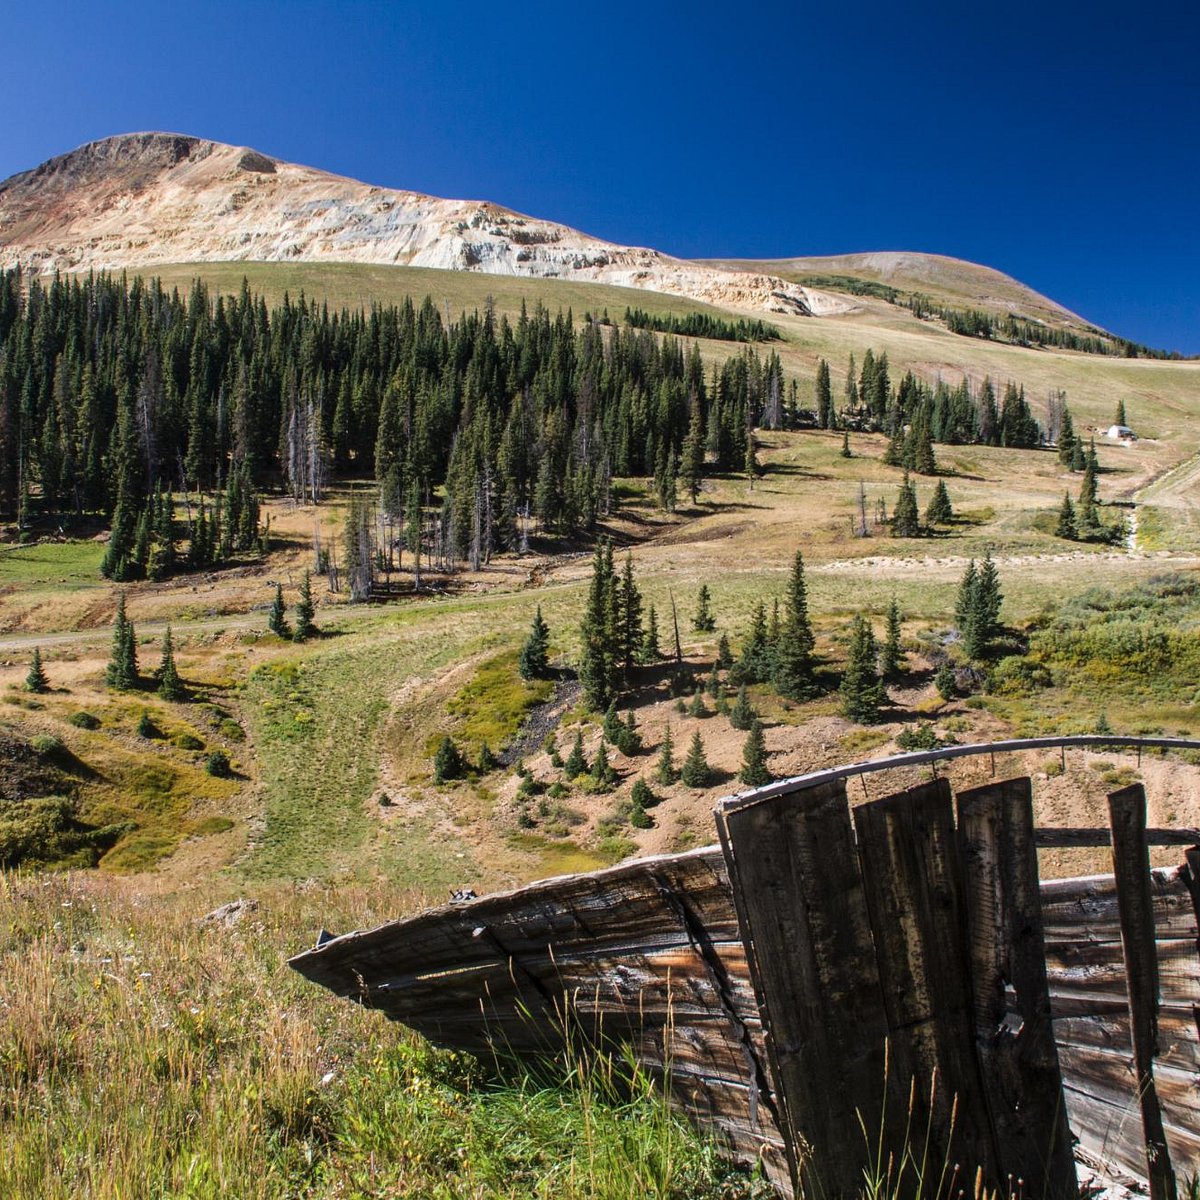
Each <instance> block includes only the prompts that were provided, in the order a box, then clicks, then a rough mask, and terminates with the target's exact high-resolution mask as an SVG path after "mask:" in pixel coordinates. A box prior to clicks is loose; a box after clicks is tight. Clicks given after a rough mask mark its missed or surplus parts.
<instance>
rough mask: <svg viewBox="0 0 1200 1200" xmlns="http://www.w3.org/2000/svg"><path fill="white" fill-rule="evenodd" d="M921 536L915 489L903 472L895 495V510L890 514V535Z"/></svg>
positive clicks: (906, 474) (903, 536) (906, 473)
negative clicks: (898, 491) (898, 489)
mask: <svg viewBox="0 0 1200 1200" xmlns="http://www.w3.org/2000/svg"><path fill="white" fill-rule="evenodd" d="M920 536H921V517H920V514H919V513H918V511H917V489H916V488H915V487H914V486H913V484H912V481H911V480H910V479H909V477H908V472H907V471H905V472H904V480H903V482H902V483H901V484H900V493H899V495H898V496H897V497H896V511H895V512H894V513H893V514H892V537H902V538H915V537H920Z"/></svg>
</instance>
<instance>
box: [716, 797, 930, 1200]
mask: <svg viewBox="0 0 1200 1200" xmlns="http://www.w3.org/2000/svg"><path fill="white" fill-rule="evenodd" d="M717 821H718V827H719V829H720V830H721V834H722V841H723V843H724V845H725V849H726V856H727V860H728V863H729V871H730V880H731V883H732V886H733V893H734V899H735V902H736V904H737V908H738V915H739V918H740V921H741V925H742V933H743V937H744V939H745V940H746V942H747V949H748V952H749V953H748V958H749V963H750V972H751V976H752V978H753V979H754V983H755V989H756V991H757V993H758V998H759V1007H760V1010H761V1014H762V1019H763V1025H764V1029H765V1031H766V1042H767V1047H768V1053H769V1060H770V1063H771V1068H772V1073H773V1082H774V1090H775V1092H776V1095H777V1102H778V1104H779V1109H780V1121H781V1126H782V1131H783V1133H784V1137H785V1140H786V1142H787V1143H788V1152H789V1155H790V1158H791V1170H792V1174H793V1178H794V1180H795V1182H796V1186H797V1190H798V1191H803V1193H804V1194H806V1195H820V1194H824V1195H830V1196H836V1195H855V1194H857V1192H858V1190H859V1188H860V1187H861V1185H862V1168H863V1165H864V1164H863V1159H864V1154H863V1150H862V1146H861V1142H860V1139H859V1136H858V1129H859V1121H860V1117H861V1120H862V1122H863V1124H864V1125H865V1128H866V1129H867V1131H868V1134H869V1136H870V1137H871V1138H877V1137H879V1136H880V1134H881V1131H882V1134H883V1139H884V1140H885V1143H886V1141H887V1139H891V1142H892V1143H894V1145H893V1146H892V1147H891V1148H892V1149H898V1148H899V1147H900V1143H902V1141H903V1129H904V1110H905V1108H906V1104H907V1081H908V1079H909V1077H910V1075H911V1072H910V1071H909V1070H908V1066H907V1064H903V1066H900V1067H899V1068H897V1066H896V1065H895V1063H894V1062H893V1064H892V1070H891V1071H890V1072H889V1069H888V1066H889V1064H888V1059H887V1051H886V1044H887V1034H888V1026H887V1016H886V1013H885V1010H884V1003H883V995H882V993H881V990H880V986H879V974H878V969H877V967H876V965H875V955H874V950H873V947H872V942H871V929H870V924H869V922H868V918H867V909H866V900H865V897H864V895H863V888H862V879H861V874H860V871H859V866H858V858H857V854H856V852H855V848H854V837H853V833H852V831H851V823H850V813H849V805H848V803H847V800H846V792H845V785H844V784H843V783H842V782H841V781H840V780H838V781H834V782H831V783H826V784H820V785H818V786H816V787H811V788H806V789H803V790H800V791H794V792H791V793H788V794H785V795H781V796H778V797H777V798H775V799H773V800H772V801H771V803H769V804H761V805H755V806H749V807H744V808H734V809H732V810H729V811H725V810H723V809H718V814H717ZM900 1081H903V1082H902V1083H901V1082H900ZM885 1085H886V1087H887V1089H888V1095H889V1096H891V1097H892V1102H891V1104H885V1103H884V1094H885ZM885 1114H887V1116H885ZM889 1118H890V1119H889ZM818 1156H819V1157H818ZM896 1161H900V1160H899V1158H897V1159H896Z"/></svg>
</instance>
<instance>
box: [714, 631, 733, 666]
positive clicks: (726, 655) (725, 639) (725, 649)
mask: <svg viewBox="0 0 1200 1200" xmlns="http://www.w3.org/2000/svg"><path fill="white" fill-rule="evenodd" d="M717 666H719V667H720V668H721V669H722V670H725V671H727V670H728V669H729V668H730V667H732V666H733V649H732V648H731V647H730V645H729V635H728V634H725V633H723V634H721V640H720V641H719V642H718V643H717Z"/></svg>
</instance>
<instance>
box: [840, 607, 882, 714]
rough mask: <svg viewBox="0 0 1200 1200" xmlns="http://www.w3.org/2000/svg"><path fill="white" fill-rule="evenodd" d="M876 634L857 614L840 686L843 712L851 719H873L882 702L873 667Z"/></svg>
mask: <svg viewBox="0 0 1200 1200" xmlns="http://www.w3.org/2000/svg"><path fill="white" fill-rule="evenodd" d="M875 659H876V646H875V635H874V633H873V632H872V631H871V626H870V624H869V623H868V621H867V620H866V618H865V617H864V616H863V615H862V613H858V614H856V616H855V618H854V625H853V627H852V631H851V634H850V655H849V658H848V660H847V662H846V672H845V674H844V675H843V676H842V684H841V687H840V689H839V691H840V694H841V699H842V714H843V715H844V716H847V717H849V718H850V720H852V721H859V722H863V723H865V722H868V721H874V720H875V719H876V718H877V717H878V716H879V706H880V704H881V703H882V702H883V684H882V683H881V682H880V680H879V675H878V674H877V672H876V669H875Z"/></svg>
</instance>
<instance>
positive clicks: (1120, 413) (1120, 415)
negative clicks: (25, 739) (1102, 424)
mask: <svg viewBox="0 0 1200 1200" xmlns="http://www.w3.org/2000/svg"><path fill="white" fill-rule="evenodd" d="M1113 424H1114V425H1124V424H1125V401H1124V400H1118V401H1117V415H1116V418H1115V420H1114V421H1113Z"/></svg>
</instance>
